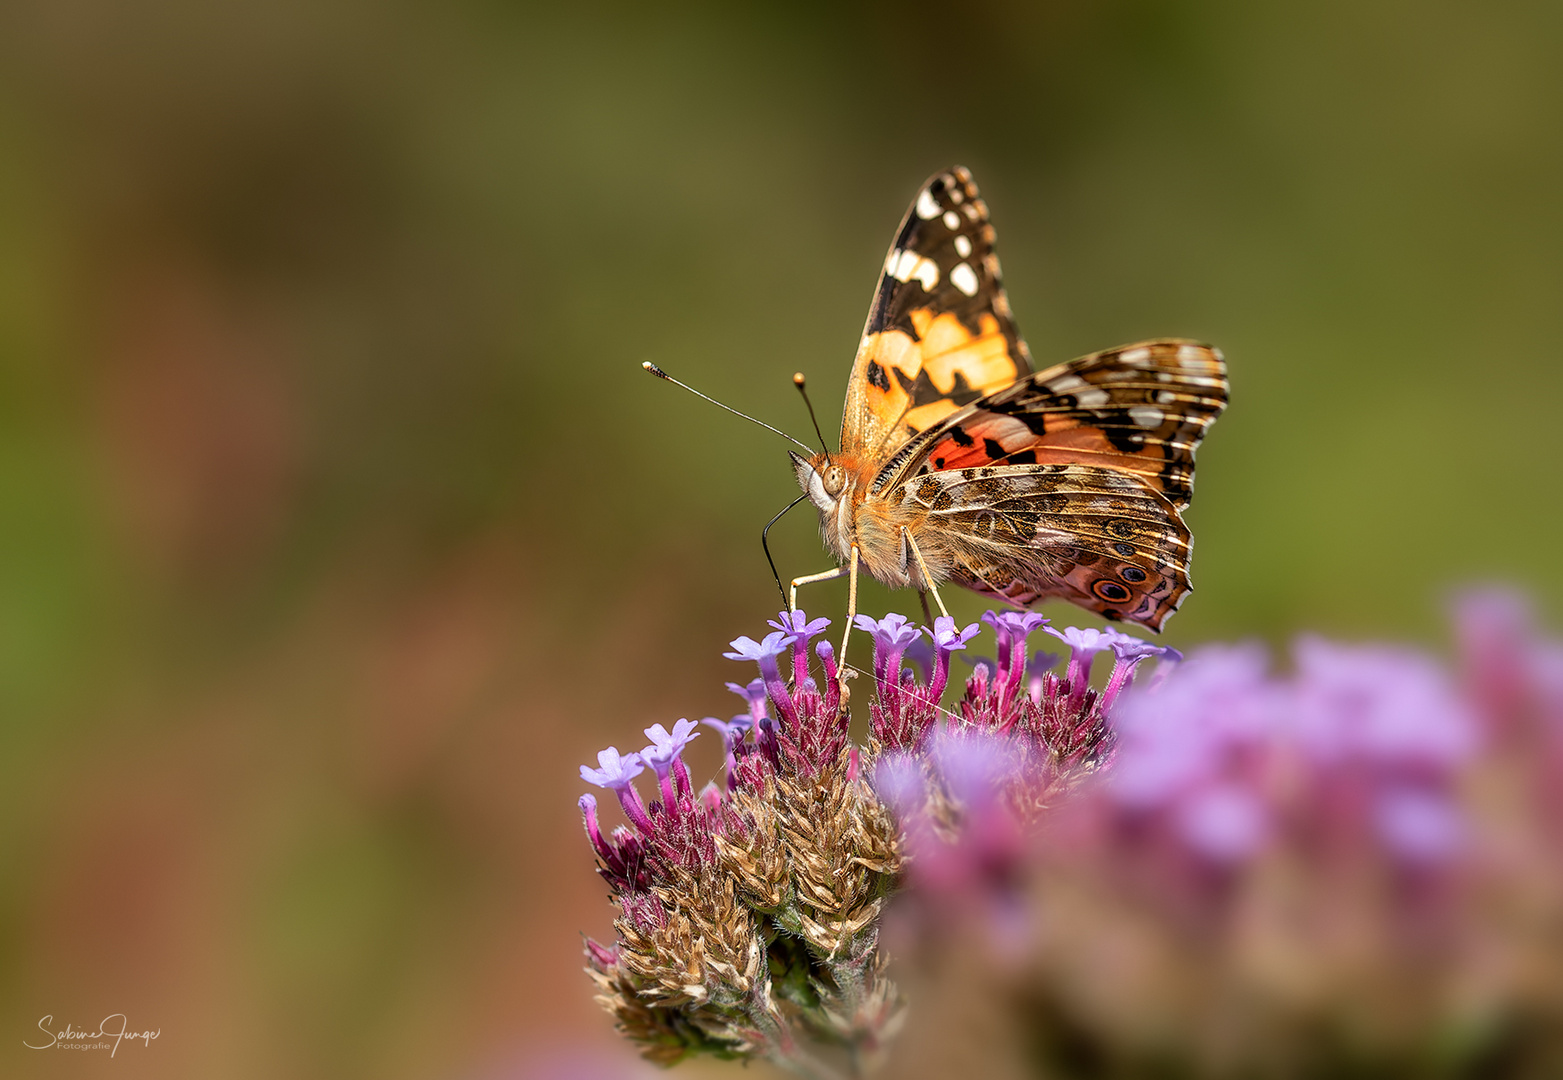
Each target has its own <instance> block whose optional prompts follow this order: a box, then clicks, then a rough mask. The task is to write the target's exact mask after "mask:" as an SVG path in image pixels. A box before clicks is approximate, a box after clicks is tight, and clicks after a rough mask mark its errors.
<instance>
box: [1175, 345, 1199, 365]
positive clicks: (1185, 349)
mask: <svg viewBox="0 0 1563 1080" xmlns="http://www.w3.org/2000/svg"><path fill="white" fill-rule="evenodd" d="M1205 356H1206V353H1205V350H1204V349H1201V348H1200V347H1199V346H1198V345H1179V346H1178V363H1180V364H1182V365H1183V366H1184V367H1204V365H1205Z"/></svg>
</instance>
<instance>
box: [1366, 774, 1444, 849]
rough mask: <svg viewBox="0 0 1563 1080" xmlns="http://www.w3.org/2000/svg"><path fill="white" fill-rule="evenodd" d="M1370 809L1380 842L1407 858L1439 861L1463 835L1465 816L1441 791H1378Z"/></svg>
mask: <svg viewBox="0 0 1563 1080" xmlns="http://www.w3.org/2000/svg"><path fill="white" fill-rule="evenodd" d="M1374 811H1375V812H1374V817H1375V819H1376V822H1377V825H1378V832H1379V835H1380V836H1381V837H1382V838H1383V840H1384V843H1385V844H1386V845H1387V846H1388V847H1389V849H1390V850H1391V851H1393V852H1394V853H1395V854H1397V855H1399V856H1400V857H1401V858H1403V859H1405V860H1406V861H1407V862H1411V863H1420V864H1426V863H1437V862H1443V861H1444V860H1446V859H1448V858H1449V857H1450V856H1452V855H1454V854H1455V853H1456V852H1457V851H1458V850H1459V848H1460V845H1461V843H1462V842H1463V841H1464V839H1465V820H1464V818H1463V817H1462V816H1461V814H1460V812H1459V810H1457V809H1456V808H1455V806H1454V804H1453V803H1452V802H1451V801H1450V800H1449V799H1448V798H1447V797H1445V796H1443V795H1438V794H1434V793H1432V792H1428V791H1418V790H1416V789H1415V788H1399V789H1396V790H1391V791H1387V792H1385V793H1383V794H1382V795H1380V796H1379V799H1378V805H1377V806H1376V807H1375V808H1374Z"/></svg>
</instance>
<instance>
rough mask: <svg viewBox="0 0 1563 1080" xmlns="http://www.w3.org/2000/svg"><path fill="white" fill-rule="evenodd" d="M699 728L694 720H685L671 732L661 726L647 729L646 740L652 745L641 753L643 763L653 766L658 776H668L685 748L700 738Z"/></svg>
mask: <svg viewBox="0 0 1563 1080" xmlns="http://www.w3.org/2000/svg"><path fill="white" fill-rule="evenodd" d="M698 726H699V725H698V724H696V723H695V722H694V721H693V720H689V719H684V720H680V721H679V722H678V723H676V724H674V725H673V730H672V731H671V732H670V731H668V729H667V728H665V727H663V726H662V725H661V724H652V725H651V726H650V727H649V728H647V729H646V738H648V739H650V740H651V745H650V746H648V747H646V748H645V749H644V750H642V751H641V752H640V759H641V761H643V762H645V763H646V764H647V765H649V766H651V768H652V771H654V772H655V773H656V774H657V775H658V776H666V775H667V772H668V770H669V769H670V768H672V767H673V762H674V761H676V760H678V755H680V754H682V753H683V752H684V747H686V746H688V745H689V744H690V743H691V742H693V741H694V740H695V739H698V738H699V737H700V732H698V731H696V730H695V728H697V727H698Z"/></svg>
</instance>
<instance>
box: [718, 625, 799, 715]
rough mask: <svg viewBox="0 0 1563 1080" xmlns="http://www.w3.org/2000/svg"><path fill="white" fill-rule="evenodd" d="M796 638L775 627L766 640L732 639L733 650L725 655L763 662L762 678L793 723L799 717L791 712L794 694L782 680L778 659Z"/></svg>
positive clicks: (778, 704) (777, 704) (777, 705)
mask: <svg viewBox="0 0 1563 1080" xmlns="http://www.w3.org/2000/svg"><path fill="white" fill-rule="evenodd" d="M795 640H796V637H795V636H794V635H792V634H786V633H783V632H782V631H780V630H774V631H772V632H771V633H769V634H766V635H765V638H764V640H762V641H755V640H754V639H753V638H748V637H740V638H735V639H734V640H733V641H732V642H730V644H731V646H732V649H733V651H732V652H727V653H723V654H722V655H723V656H725V657H726V658H727V659H729V660H753V661H754V662H755V663H757V664H759V665H760V678H761V679H763V680H764V681H765V689H766V692H767V693H768V694H770V698H771V702H772V704H774V705H775V706H776V709H777V711H778V712H780V713H782V715H783V717H784V718H785V719H786V720H788V721H789V722H792V721H794V720H795V719H796V717H794V716H793V715H790V714H791V713H792V711H793V709H792V697H791V695H789V694H788V693H787V684H786V683H784V682H783V681H782V677H781V669H780V668H778V667H777V665H776V658H777V657H778V656H780V655H781V654H782V653H784V652H786V651H787V647H788V646H789V645H791V644H792V643H793V642H794V641H795Z"/></svg>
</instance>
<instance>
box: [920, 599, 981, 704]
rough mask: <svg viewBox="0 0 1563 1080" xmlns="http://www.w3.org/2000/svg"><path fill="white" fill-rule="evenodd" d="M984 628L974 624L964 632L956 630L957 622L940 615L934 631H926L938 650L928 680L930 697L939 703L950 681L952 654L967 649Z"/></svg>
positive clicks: (934, 625) (934, 622)
mask: <svg viewBox="0 0 1563 1080" xmlns="http://www.w3.org/2000/svg"><path fill="white" fill-rule="evenodd" d="M981 629H982V627H980V626H978V625H977V624H976V623H972V624H971V625H970V626H968V627H966V629H964V630H956V629H955V620H954V619H952V618H951V617H950V616H948V615H940V616H939V617H938V618H937V619H935V620H934V621H933V629H932V630H926V631H924V632H925V633H926V634H927V635H928V637H929V638H930V639H931V640H932V641H933V644H934V648H935V649H937V650H938V653H937V655H936V656H935V658H934V670H933V674H932V676H931V677H930V678H929V680H928V697H929V699H930V700H932V701H934V702H937V701H938V700H939V698H940V697H941V696H942V695H943V694H944V687H945V684H946V683H948V682H949V681H950V654H951V653H954V652H957V651H959V650H962V649H964V648H966V643H967V642H968V641H970V640H971V639H972V638H974V637H976V636H977V633H978V631H980V630H981Z"/></svg>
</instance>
